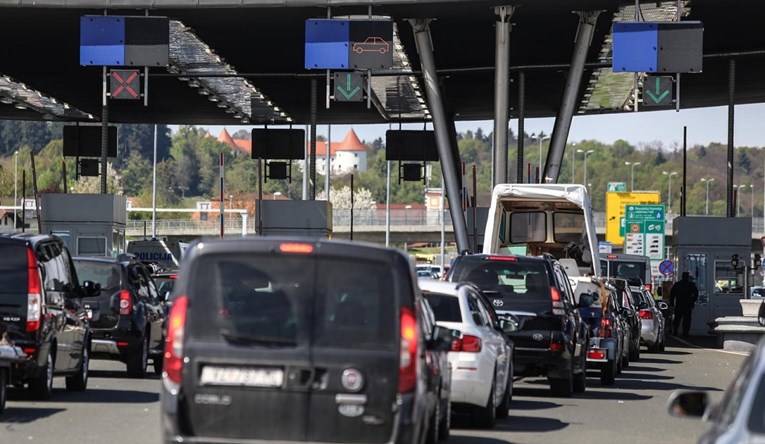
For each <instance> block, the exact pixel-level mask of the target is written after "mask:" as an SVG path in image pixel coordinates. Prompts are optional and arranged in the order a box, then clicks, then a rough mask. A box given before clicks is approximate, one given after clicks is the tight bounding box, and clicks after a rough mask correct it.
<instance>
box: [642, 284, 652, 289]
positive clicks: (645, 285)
mask: <svg viewBox="0 0 765 444" xmlns="http://www.w3.org/2000/svg"><path fill="white" fill-rule="evenodd" d="M643 286H644V287H645V289H646V290H648V291H651V290H652V289H653V285H651V284H643Z"/></svg>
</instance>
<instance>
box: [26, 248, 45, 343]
mask: <svg viewBox="0 0 765 444" xmlns="http://www.w3.org/2000/svg"><path fill="white" fill-rule="evenodd" d="M40 292H41V291H40V270H39V269H38V268H37V256H35V252H34V251H33V250H32V248H30V247H27V327H26V330H27V331H28V332H32V331H37V330H39V329H40V318H41V316H42V298H41V297H40Z"/></svg>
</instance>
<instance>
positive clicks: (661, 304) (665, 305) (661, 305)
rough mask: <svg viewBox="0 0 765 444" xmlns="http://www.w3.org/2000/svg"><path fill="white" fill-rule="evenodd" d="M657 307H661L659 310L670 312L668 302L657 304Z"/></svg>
mask: <svg viewBox="0 0 765 444" xmlns="http://www.w3.org/2000/svg"><path fill="white" fill-rule="evenodd" d="M656 306H657V307H659V310H668V309H669V305H667V303H666V302H659V303H658V304H656Z"/></svg>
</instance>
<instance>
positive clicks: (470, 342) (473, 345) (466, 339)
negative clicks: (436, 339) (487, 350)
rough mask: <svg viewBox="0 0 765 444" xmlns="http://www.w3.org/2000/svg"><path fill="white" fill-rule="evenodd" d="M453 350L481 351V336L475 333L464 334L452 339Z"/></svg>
mask: <svg viewBox="0 0 765 444" xmlns="http://www.w3.org/2000/svg"><path fill="white" fill-rule="evenodd" d="M451 351H453V352H468V353H479V352H480V351H481V338H479V337H478V336H473V335H462V337H461V338H459V339H455V340H454V341H452V348H451Z"/></svg>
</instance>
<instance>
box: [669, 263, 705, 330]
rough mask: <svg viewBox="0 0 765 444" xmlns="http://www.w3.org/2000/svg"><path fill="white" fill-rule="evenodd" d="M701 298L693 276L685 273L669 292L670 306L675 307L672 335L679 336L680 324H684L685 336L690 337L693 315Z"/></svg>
mask: <svg viewBox="0 0 765 444" xmlns="http://www.w3.org/2000/svg"><path fill="white" fill-rule="evenodd" d="M698 298H699V289H698V288H696V284H694V283H693V282H691V274H690V273H689V272H687V271H684V272H683V275H682V279H680V280H679V281H677V282H675V285H673V286H672V289H671V290H670V291H669V305H670V306H672V307H674V313H675V314H674V319H673V321H672V334H674V335H677V334H678V330H679V329H680V323H681V322H682V323H683V336H688V331H690V329H691V313H692V312H693V307H694V306H695V305H696V300H697V299H698Z"/></svg>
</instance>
